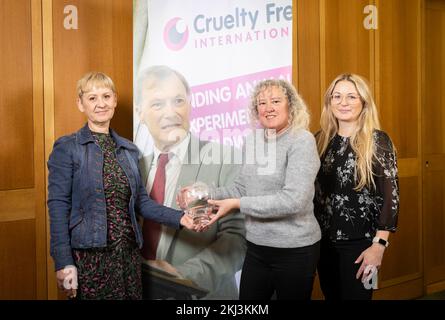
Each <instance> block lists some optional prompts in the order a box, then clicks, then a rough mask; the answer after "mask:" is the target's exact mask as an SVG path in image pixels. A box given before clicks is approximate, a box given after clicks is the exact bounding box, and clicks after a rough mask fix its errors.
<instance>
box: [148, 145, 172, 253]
mask: <svg viewBox="0 0 445 320" xmlns="http://www.w3.org/2000/svg"><path fill="white" fill-rule="evenodd" d="M167 162H168V153H161V154H160V155H159V158H158V168H157V169H156V175H155V179H154V181H153V187H152V188H151V192H150V198H152V199H153V200H154V201H156V202H157V203H159V204H164V193H165V165H166V164H167ZM142 234H143V236H144V246H143V247H142V256H143V257H144V258H145V259H149V260H154V259H156V250H157V248H158V243H159V237H160V235H161V225H160V224H159V223H157V222H155V221H152V220H149V219H144V224H143V226H142Z"/></svg>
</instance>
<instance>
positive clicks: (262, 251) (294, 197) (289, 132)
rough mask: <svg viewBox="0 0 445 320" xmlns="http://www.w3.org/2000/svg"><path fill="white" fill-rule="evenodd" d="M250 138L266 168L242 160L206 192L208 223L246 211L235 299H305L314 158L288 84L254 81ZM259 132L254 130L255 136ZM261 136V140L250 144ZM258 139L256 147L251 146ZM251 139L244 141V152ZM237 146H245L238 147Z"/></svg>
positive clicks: (302, 113) (312, 245)
mask: <svg viewBox="0 0 445 320" xmlns="http://www.w3.org/2000/svg"><path fill="white" fill-rule="evenodd" d="M250 110H251V116H252V122H253V124H254V125H255V124H258V123H259V125H260V127H261V129H258V130H259V131H256V130H255V131H256V133H255V136H256V137H255V139H256V140H255V139H254V140H249V138H247V139H246V141H250V142H252V141H253V142H254V143H253V145H254V146H255V147H254V148H256V150H255V154H256V155H257V154H258V150H257V148H258V146H260V145H266V146H267V150H269V151H270V150H273V151H270V152H272V153H273V160H274V161H275V165H274V166H273V170H270V171H269V172H263V171H261V169H263V168H264V165H265V164H264V163H258V162H257V163H254V164H250V163H245V164H244V165H243V167H242V169H241V172H240V174H239V175H238V177H237V179H236V180H235V181H234V183H233V185H231V186H229V187H222V188H218V189H216V190H214V192H213V194H214V199H225V200H214V201H209V202H210V203H211V204H213V205H215V206H216V207H217V208H218V212H217V213H216V215H215V217H214V218H213V219H212V220H211V223H212V222H214V221H216V220H217V219H220V218H222V217H224V216H225V215H227V214H229V213H230V212H231V211H232V210H233V209H239V210H240V211H241V213H244V214H245V216H246V220H245V221H246V239H247V252H246V257H245V260H244V265H243V269H242V274H241V283H240V299H241V300H251V299H261V300H264V299H270V298H271V297H272V296H273V294H274V293H275V294H276V297H277V299H306V300H307V299H310V297H311V292H312V285H313V280H314V276H315V270H316V266H317V262H318V257H319V248H320V246H319V240H320V238H321V233H320V227H319V225H318V223H317V220H316V219H315V216H314V211H313V201H312V200H313V197H314V181H315V177H316V175H317V172H318V169H319V166H320V161H319V157H318V154H317V147H316V143H315V138H314V136H313V135H312V134H311V133H310V132H309V131H308V124H309V114H308V112H307V108H306V105H305V103H304V102H303V100H302V99H301V97H300V96H299V95H298V93H297V91H296V90H295V88H294V87H293V86H292V84H290V83H288V82H287V81H284V80H266V81H262V82H260V83H258V85H257V86H256V88H255V90H254V92H253V94H252V100H251V106H250ZM258 133H260V134H258ZM258 140H261V141H258ZM258 142H260V143H261V144H259V143H258ZM251 145H252V143H249V142H247V143H245V146H246V150H248V148H249V147H251ZM246 150H245V151H246Z"/></svg>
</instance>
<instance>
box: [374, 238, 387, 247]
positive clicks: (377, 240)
mask: <svg viewBox="0 0 445 320" xmlns="http://www.w3.org/2000/svg"><path fill="white" fill-rule="evenodd" d="M372 242H373V243H380V244H381V245H382V246H384V247H385V248H388V246H389V242H388V241H387V240H385V239H382V238H379V237H374V239H372Z"/></svg>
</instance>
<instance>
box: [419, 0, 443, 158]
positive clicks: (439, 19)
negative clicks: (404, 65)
mask: <svg viewBox="0 0 445 320" xmlns="http://www.w3.org/2000/svg"><path fill="white" fill-rule="evenodd" d="M439 3H440V2H439V1H429V2H428V8H427V11H426V19H425V20H426V34H428V37H427V38H426V41H425V44H426V50H425V54H426V57H425V58H426V61H427V62H428V63H426V64H425V69H426V70H425V74H426V83H427V85H426V86H425V95H424V99H425V104H424V107H423V108H424V109H423V110H424V114H425V120H426V122H424V124H425V126H426V128H427V130H425V131H424V141H425V143H424V145H423V151H424V153H426V154H443V153H445V90H444V88H445V42H444V41H443V39H445V3H444V2H442V8H441V7H440V5H439Z"/></svg>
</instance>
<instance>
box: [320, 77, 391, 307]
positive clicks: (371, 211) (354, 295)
mask: <svg viewBox="0 0 445 320" xmlns="http://www.w3.org/2000/svg"><path fill="white" fill-rule="evenodd" d="M320 126H321V131H320V132H318V133H317V135H316V138H317V146H318V152H319V154H320V158H321V167H320V171H319V173H318V176H317V180H316V186H315V187H316V193H315V200H314V203H315V214H316V217H317V219H318V222H319V223H320V227H321V230H322V245H321V256H320V262H319V266H318V273H319V278H320V285H321V289H322V291H323V294H324V296H325V298H326V299H329V300H332V299H341V300H347V299H354V300H357V299H371V298H372V289H373V287H374V284H375V282H376V279H377V276H376V275H377V270H378V269H379V268H380V265H381V263H382V258H383V253H384V251H385V249H386V247H387V246H388V245H389V242H388V237H389V232H394V231H395V230H396V226H397V215H398V210H399V187H398V176H397V159H396V154H395V150H394V146H393V144H392V142H391V139H390V138H389V136H388V135H387V134H386V133H385V132H383V131H381V130H379V128H380V124H379V120H378V114H377V108H376V106H375V103H374V100H373V98H372V95H371V91H370V90H369V86H368V85H367V83H366V82H365V80H364V79H363V78H361V77H360V76H358V75H354V74H342V75H340V76H338V77H337V78H336V79H335V80H334V81H333V82H332V83H331V85H330V86H329V88H328V89H327V91H326V94H325V103H324V108H323V111H322V115H321V119H320Z"/></svg>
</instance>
